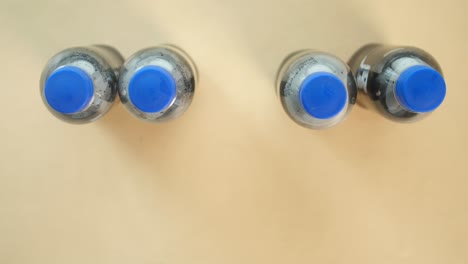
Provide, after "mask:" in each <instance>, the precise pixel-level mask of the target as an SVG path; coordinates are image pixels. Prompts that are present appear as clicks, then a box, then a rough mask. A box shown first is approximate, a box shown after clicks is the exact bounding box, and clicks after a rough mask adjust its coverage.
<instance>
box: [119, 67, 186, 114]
mask: <svg viewBox="0 0 468 264" xmlns="http://www.w3.org/2000/svg"><path fill="white" fill-rule="evenodd" d="M176 93H177V87H176V82H175V80H174V77H172V75H171V74H170V73H169V72H168V71H167V70H166V69H163V68H161V67H158V66H145V67H143V68H141V69H140V70H138V71H137V72H136V73H135V74H134V75H133V76H132V79H131V80H130V83H129V84H128V95H129V97H130V100H131V101H132V103H133V105H134V106H135V107H136V108H138V109H139V110H141V111H143V112H145V113H157V112H161V111H163V110H165V109H166V108H168V107H169V106H170V104H171V103H172V102H173V100H174V98H175V97H176Z"/></svg>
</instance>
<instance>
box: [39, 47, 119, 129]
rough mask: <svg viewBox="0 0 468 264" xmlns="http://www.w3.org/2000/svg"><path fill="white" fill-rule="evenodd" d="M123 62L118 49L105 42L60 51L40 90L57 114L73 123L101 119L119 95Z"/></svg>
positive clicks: (50, 109) (50, 107)
mask: <svg viewBox="0 0 468 264" xmlns="http://www.w3.org/2000/svg"><path fill="white" fill-rule="evenodd" d="M123 62H124V58H123V57H122V55H120V53H119V52H118V51H117V50H116V49H114V48H112V47H109V46H104V45H95V46H89V47H76V48H70V49H66V50H64V51H62V52H60V53H58V54H57V55H55V56H53V57H52V58H51V59H50V60H49V62H47V64H46V66H45V68H44V70H43V72H42V76H41V81H40V91H41V96H42V99H43V101H44V104H45V105H46V106H47V108H48V109H49V111H50V112H51V113H52V114H53V115H54V116H56V117H57V118H59V119H61V120H63V121H66V122H69V123H73V124H84V123H89V122H93V121H95V120H97V119H99V118H100V117H102V116H103V115H104V114H105V113H107V112H108V111H109V110H110V108H111V106H112V103H113V102H114V100H115V98H116V95H117V84H118V72H119V70H120V67H121V66H122V64H123Z"/></svg>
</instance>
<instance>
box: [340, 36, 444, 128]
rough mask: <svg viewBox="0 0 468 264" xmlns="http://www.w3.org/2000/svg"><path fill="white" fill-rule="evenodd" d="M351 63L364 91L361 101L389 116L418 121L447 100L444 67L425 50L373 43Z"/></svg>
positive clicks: (355, 56)
mask: <svg viewBox="0 0 468 264" xmlns="http://www.w3.org/2000/svg"><path fill="white" fill-rule="evenodd" d="M349 65H350V66H351V69H352V71H353V73H354V74H355V76H356V82H357V86H358V90H359V92H360V94H362V96H361V95H360V96H359V104H360V105H363V106H364V107H366V108H372V109H376V110H377V111H378V112H379V113H381V114H382V115H383V116H385V117H386V118H388V119H391V120H394V121H398V122H414V121H418V120H420V119H422V118H424V117H426V116H427V115H428V114H430V113H431V112H433V111H434V110H435V109H437V108H438V107H439V106H440V105H441V103H442V102H443V101H444V98H445V94H446V85H445V80H444V78H443V76H442V70H441V68H440V66H439V64H438V63H437V62H436V60H435V59H434V58H433V57H432V56H431V55H430V54H429V53H427V52H425V51H423V50H421V49H418V48H414V47H394V46H387V45H380V44H370V45H367V46H364V47H363V48H361V49H360V50H358V51H357V52H356V53H355V54H354V56H353V57H352V58H351V59H350V62H349Z"/></svg>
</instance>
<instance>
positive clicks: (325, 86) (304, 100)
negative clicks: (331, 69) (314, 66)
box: [299, 72, 348, 119]
mask: <svg viewBox="0 0 468 264" xmlns="http://www.w3.org/2000/svg"><path fill="white" fill-rule="evenodd" d="M347 97H348V91H347V90H346V87H345V86H344V84H343V82H342V81H341V80H340V79H339V78H338V77H336V76H335V75H333V74H331V73H328V72H317V73H313V74H311V75H309V76H308V77H307V78H306V79H305V80H304V81H303V82H302V84H301V87H300V90H299V99H300V102H301V104H302V106H303V107H304V109H305V111H306V112H307V113H308V114H309V115H311V116H313V117H315V118H317V119H329V118H332V117H334V116H336V115H338V114H339V113H340V112H341V111H342V110H343V109H344V108H345V106H346V100H347Z"/></svg>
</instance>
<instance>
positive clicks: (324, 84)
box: [276, 50, 357, 129]
mask: <svg viewBox="0 0 468 264" xmlns="http://www.w3.org/2000/svg"><path fill="white" fill-rule="evenodd" d="M276 92H277V94H278V96H279V98H280V100H281V103H282V105H283V108H284V110H285V111H286V113H287V114H288V115H289V117H290V118H291V119H292V120H294V121H295V122H296V123H298V124H300V125H302V126H304V127H307V128H312V129H325V128H329V127H331V126H334V125H337V124H338V123H340V122H342V121H343V120H344V119H345V118H346V116H347V115H348V113H349V112H350V110H351V108H352V106H353V105H354V104H355V103H356V96H357V89H356V83H355V79H354V76H353V74H352V73H351V71H350V68H349V67H348V65H346V63H345V62H343V61H342V60H340V59H339V58H337V57H335V56H333V55H331V54H328V53H324V52H320V51H315V50H302V51H298V52H295V53H292V54H291V55H289V56H288V57H286V59H285V60H284V62H283V63H282V65H281V67H280V70H279V73H278V78H277V83H276Z"/></svg>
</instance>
